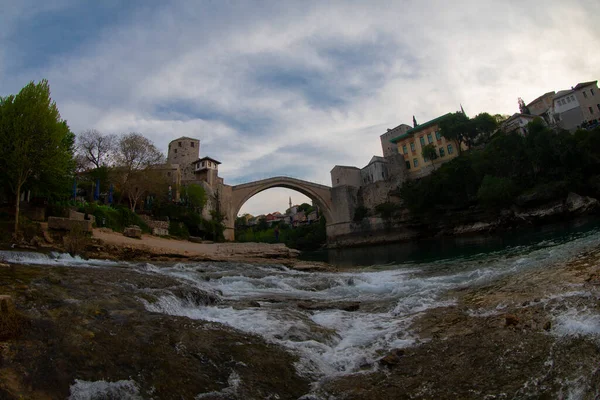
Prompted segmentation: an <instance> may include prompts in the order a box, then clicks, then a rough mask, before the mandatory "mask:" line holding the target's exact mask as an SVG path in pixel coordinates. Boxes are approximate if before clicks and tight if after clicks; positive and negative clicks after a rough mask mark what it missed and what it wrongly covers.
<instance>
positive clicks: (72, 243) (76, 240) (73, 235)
mask: <svg viewBox="0 0 600 400" xmlns="http://www.w3.org/2000/svg"><path fill="white" fill-rule="evenodd" d="M63 243H64V245H65V250H66V251H67V253H69V254H70V255H71V256H76V255H79V256H81V255H84V253H85V249H86V247H87V246H88V244H89V243H90V235H88V233H87V232H85V231H84V230H83V229H81V227H80V226H79V225H75V226H74V227H73V229H71V231H70V232H69V233H68V234H67V235H65V236H64V237H63Z"/></svg>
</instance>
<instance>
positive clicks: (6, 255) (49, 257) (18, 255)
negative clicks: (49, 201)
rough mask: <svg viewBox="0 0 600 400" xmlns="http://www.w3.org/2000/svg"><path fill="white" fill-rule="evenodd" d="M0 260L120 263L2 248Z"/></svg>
mask: <svg viewBox="0 0 600 400" xmlns="http://www.w3.org/2000/svg"><path fill="white" fill-rule="evenodd" d="M0 260H4V261H6V262H10V263H12V264H27V265H51V266H65V267H83V268H89V267H107V266H116V265H119V263H117V262H114V261H108V260H94V259H89V260H85V259H83V258H81V257H79V256H75V257H73V256H71V255H70V254H68V253H57V252H51V253H35V252H31V251H6V250H0Z"/></svg>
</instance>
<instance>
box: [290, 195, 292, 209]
mask: <svg viewBox="0 0 600 400" xmlns="http://www.w3.org/2000/svg"><path fill="white" fill-rule="evenodd" d="M290 212H292V196H290Z"/></svg>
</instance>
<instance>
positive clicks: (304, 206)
mask: <svg viewBox="0 0 600 400" xmlns="http://www.w3.org/2000/svg"><path fill="white" fill-rule="evenodd" d="M313 210H314V207H313V206H311V205H310V204H308V203H302V204H300V205H299V206H298V212H300V211H303V212H304V213H305V214H310V213H311V212H312V211H313Z"/></svg>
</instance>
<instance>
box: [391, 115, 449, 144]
mask: <svg viewBox="0 0 600 400" xmlns="http://www.w3.org/2000/svg"><path fill="white" fill-rule="evenodd" d="M450 115H451V113H447V114H444V115H441V116H439V117H437V118H434V119H432V120H431V121H427V122H425V123H424V124H420V125H417V126H416V127H414V128H412V129H409V130H408V131H406V133H405V134H403V135H400V136H398V137H395V138H393V139H392V140H390V142H392V143H397V142H398V141H400V140H402V139H404V138H407V137H409V136H410V135H413V134H415V133H417V132H420V131H421V130H423V129H425V128H427V127H429V126H432V125H435V124H437V123H438V122H440V121H441V120H443V119H444V118H447V117H448V116H450Z"/></svg>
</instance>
